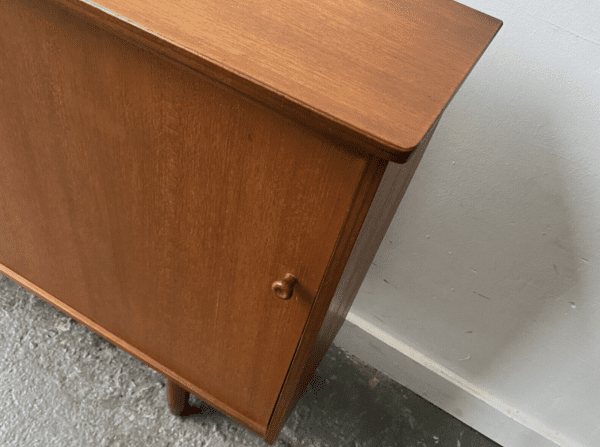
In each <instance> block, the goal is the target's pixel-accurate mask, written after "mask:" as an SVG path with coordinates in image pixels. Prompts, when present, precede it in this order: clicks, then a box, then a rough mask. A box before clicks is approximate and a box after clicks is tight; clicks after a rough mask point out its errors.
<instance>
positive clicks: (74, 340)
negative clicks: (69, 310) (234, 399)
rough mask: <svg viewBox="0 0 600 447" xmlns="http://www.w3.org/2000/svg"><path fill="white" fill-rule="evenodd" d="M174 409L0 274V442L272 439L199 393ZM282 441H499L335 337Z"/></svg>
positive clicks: (377, 445)
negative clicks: (181, 411)
mask: <svg viewBox="0 0 600 447" xmlns="http://www.w3.org/2000/svg"><path fill="white" fill-rule="evenodd" d="M190 403H191V405H192V406H194V407H195V408H196V409H197V411H198V414H195V415H192V416H187V417H183V418H182V417H175V416H172V415H171V414H170V413H169V410H168V408H167V402H166V391H165V379H164V377H163V376H162V375H160V374H159V373H157V372H156V371H154V370H152V369H151V368H149V367H147V366H146V365H145V364H143V363H141V362H140V361H138V360H137V359H135V358H133V357H131V356H129V355H128V354H126V353H125V352H123V351H121V350H120V349H118V348H116V347H114V346H113V345H111V344H110V343H108V342H106V341H105V340H104V339H102V338H101V337H99V336H98V335H96V334H95V333H93V332H91V331H90V330H88V329H86V328H85V327H83V326H81V325H79V324H78V323H76V322H75V321H74V320H72V319H71V318H69V317H67V316H66V315H64V314H62V313H61V312H59V311H57V310H56V309H55V308H53V307H52V306H50V305H49V304H46V303H45V302H43V301H42V300H40V299H38V298H36V297H35V296H33V295H32V294H30V293H29V292H27V291H26V290H24V289H22V288H21V287H19V286H17V285H16V284H14V283H12V282H11V281H9V280H8V279H6V278H4V277H3V276H1V275H0V446H1V447H24V446H27V447H29V446H31V447H34V446H40V447H51V446H60V447H62V446H69V447H70V446H86V447H88V446H89V447H96V446H107V447H108V446H110V447H118V446H120V447H134V446H140V447H141V446H143V447H152V446H161V447H166V446H170V447H175V446H190V447H200V446H211V447H221V446H223V447H232V446H266V445H267V444H266V443H265V442H263V441H262V439H261V438H259V437H257V436H256V435H254V434H253V433H252V432H250V431H248V430H246V429H245V428H243V427H242V426H240V425H238V424H237V423H235V422H233V421H232V420H230V419H229V418H227V417H226V416H224V415H223V414H221V413H220V412H218V411H216V410H214V409H213V408H211V407H210V406H208V405H207V404H205V403H203V402H202V401H201V400H200V399H198V398H197V397H195V396H192V397H191V399H190ZM275 445H276V446H279V447H309V446H315V447H338V446H349V447H394V446H402V447H426V446H427V447H430V446H431V447H435V446H440V447H493V446H497V444H495V443H493V442H492V441H490V440H489V439H487V438H485V437H484V436H482V435H481V434H479V433H477V432H475V431H474V430H472V429H471V428H469V427H468V426H466V425H464V424H462V423H461V422H459V421H458V420H456V419H455V418H453V417H452V416H449V415H448V414H446V413H444V412H443V411H441V410H440V409H439V408H437V407H435V406H434V405H432V404H430V403H428V402H427V401H425V400H424V399H421V398H420V397H419V396H417V395H415V394H414V393H412V392H410V391H409V390H408V389H406V388H404V387H402V386H401V385H399V384H397V383H396V382H394V381H392V380H390V379H389V378H387V377H386V376H384V375H383V374H381V373H379V372H377V371H376V370H375V369H373V368H371V367H369V366H367V365H365V364H363V363H361V362H360V361H358V360H357V359H356V358H353V357H352V356H349V355H347V354H346V353H345V352H344V351H342V350H341V349H339V348H338V347H336V346H332V347H331V349H330V350H329V352H328V353H327V354H326V356H325V358H324V360H323V362H321V365H320V366H319V368H318V369H317V372H316V374H315V376H314V377H313V380H312V381H311V384H310V385H309V386H308V388H307V390H306V393H305V394H304V396H303V398H302V399H301V401H300V402H299V404H298V406H297V407H296V409H295V411H294V413H293V414H292V416H291V417H290V419H289V420H288V422H287V424H286V425H285V427H284V429H283V431H282V432H281V434H280V436H279V439H278V440H277V442H276V443H275Z"/></svg>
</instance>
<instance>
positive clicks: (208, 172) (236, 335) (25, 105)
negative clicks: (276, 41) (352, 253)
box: [0, 1, 367, 427]
mask: <svg viewBox="0 0 600 447" xmlns="http://www.w3.org/2000/svg"><path fill="white" fill-rule="evenodd" d="M0 44H1V45H0V188H1V190H2V194H0V263H2V264H4V265H5V266H7V267H8V268H10V269H12V270H13V271H15V272H16V273H18V274H19V275H21V276H22V277H24V278H26V279H27V280H29V281H31V282H32V283H34V284H35V285H36V286H38V287H40V288H41V289H43V290H44V291H46V292H47V293H49V294H51V295H53V296H55V297H56V298H58V299H59V300H61V301H62V302H64V303H65V304H67V305H69V306H71V307H72V308H74V309H75V310H77V311H78V312H80V313H82V314H83V315H85V316H87V317H88V318H90V319H91V320H93V321H94V322H95V323H97V324H99V325H100V326H102V327H103V328H105V329H106V330H107V331H109V332H111V333H112V334H114V335H115V336H117V337H118V338H120V339H121V340H123V341H125V342H126V343H129V344H131V345H132V346H134V347H135V348H137V349H139V350H140V351H141V352H143V353H145V354H146V355H148V356H149V357H150V358H152V359H154V360H155V361H157V362H158V363H160V364H161V365H164V366H165V367H166V368H168V369H170V370H171V371H174V372H175V373H177V374H179V375H180V376H182V377H183V378H185V379H186V380H189V381H190V382H191V383H193V384H194V385H196V386H198V387H200V388H202V389H203V390H205V391H206V393H207V394H208V395H210V396H212V398H213V399H214V403H222V404H225V405H227V406H229V407H231V408H233V409H235V410H236V411H238V412H239V413H241V414H243V415H245V416H246V417H248V418H249V419H251V420H253V421H254V422H255V423H256V424H257V425H258V426H260V427H266V425H267V423H268V421H269V417H270V416H271V412H272V410H273V407H274V405H275V402H276V399H277V397H278V395H279V391H280V389H281V386H282V383H283V380H284V378H285V374H286V372H287V368H288V367H289V364H290V362H291V359H292V356H293V354H294V351H295V348H296V346H297V344H298V340H299V337H300V334H301V333H302V330H303V327H304V325H305V323H306V319H307V316H308V313H309V311H310V308H311V304H312V300H313V299H314V297H315V295H316V293H317V289H318V288H319V284H320V282H321V279H322V277H323V274H324V272H325V268H326V266H327V263H328V261H329V258H330V256H331V253H332V252H333V249H334V246H335V243H336V238H337V235H338V234H339V233H340V230H341V227H342V225H343V223H344V221H345V218H346V215H347V213H348V210H349V209H350V206H351V204H352V199H353V197H354V195H355V193H356V191H357V188H358V185H359V183H360V180H361V177H362V175H363V173H364V171H365V168H366V165H367V161H366V159H365V158H363V157H361V156H359V155H355V154H353V153H352V152H349V151H346V150H344V149H342V148H340V147H338V146H337V145H336V144H335V143H333V142H331V141H329V140H327V139H325V138H323V137H321V136H319V135H318V134H317V133H315V132H313V131H311V130H310V129H308V128H307V127H304V126H302V125H300V124H297V123H294V122H292V121H289V120H286V119H284V118H282V116H281V115H279V114H278V113H276V112H274V111H272V110H270V109H268V108H266V107H264V106H261V105H259V104H257V103H254V102H252V101H250V100H248V99H245V98H244V97H242V96H241V95H240V94H239V92H237V91H235V90H233V89H231V88H229V87H225V86H223V85H220V84H217V83H215V82H213V81H210V80H209V79H208V78H206V77H203V76H201V75H199V74H197V73H194V72H192V71H191V70H189V69H187V68H185V67H182V66H180V65H178V64H176V63H173V62H171V61H168V60H166V59H163V58H161V57H159V56H157V55H155V54H154V53H151V52H149V51H145V50H142V49H140V48H138V47H137V46H135V45H133V44H131V43H129V42H126V41H124V40H121V39H120V38H117V37H115V36H113V35H112V34H110V33H109V32H106V31H104V30H102V29H100V28H97V27H95V26H93V25H91V24H90V23H89V22H87V21H85V20H83V19H81V18H79V17H76V16H71V15H69V14H67V13H66V12H64V11H63V10H62V9H60V8H58V7H55V6H51V5H50V4H47V3H46V2H36V1H27V2H11V1H9V2H3V3H2V5H1V6H0ZM288 272H290V273H293V274H294V275H296V277H297V278H298V280H299V282H298V284H297V287H296V288H295V294H294V297H293V298H292V299H291V300H289V301H281V300H279V299H277V298H275V296H274V295H273V294H272V292H271V290H270V286H271V283H272V282H273V281H275V280H278V279H281V278H283V276H284V275H285V273H288Z"/></svg>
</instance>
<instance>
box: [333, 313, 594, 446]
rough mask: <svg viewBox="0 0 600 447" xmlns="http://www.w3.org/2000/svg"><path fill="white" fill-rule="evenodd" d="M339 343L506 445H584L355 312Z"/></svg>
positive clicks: (339, 334) (347, 323)
mask: <svg viewBox="0 0 600 447" xmlns="http://www.w3.org/2000/svg"><path fill="white" fill-rule="evenodd" d="M334 344H335V345H337V346H339V347H340V348H342V349H344V350H345V351H347V352H348V353H350V354H352V355H354V356H356V357H357V358H359V359H360V360H362V361H364V362H366V363H368V364H370V365H371V366H373V367H375V368H376V369H377V370H379V371H381V372H383V373H385V374H387V375H388V376H390V377H391V378H392V379H393V380H395V381H396V382H398V383H400V384H401V385H403V386H405V387H407V388H408V389H410V390H411V391H413V392H415V393H416V394H418V395H419V396H421V397H423V398H425V399H427V400H428V401H429V402H431V403H433V404H434V405H436V406H437V407H439V408H441V409H442V410H444V411H445V412H446V413H449V414H451V415H452V416H454V417H456V418H457V419H458V420H460V421H461V422H463V423H465V424H467V425H469V426H470V427H472V428H474V429H475V430H477V431H478V432H480V433H482V434H483V435H485V436H487V437H488V438H490V439H492V440H493V441H494V442H497V443H498V444H500V445H502V446H504V447H556V446H561V447H583V446H581V445H580V444H578V443H575V442H573V441H572V440H570V439H567V438H566V437H564V436H563V435H561V434H560V433H557V432H555V431H553V430H552V429H551V428H550V427H547V426H546V425H544V424H543V423H542V422H540V421H538V420H535V419H533V418H531V417H529V416H528V415H526V414H523V413H522V412H520V411H519V410H518V409H516V408H511V407H509V406H507V405H506V404H504V403H503V402H501V401H500V400H499V399H498V398H497V397H495V396H493V395H492V394H490V393H489V392H487V391H486V390H484V389H481V388H479V387H477V386H475V385H473V384H471V383H469V382H467V381H465V380H464V379H462V378H461V377H459V376H458V375H457V374H455V373H453V372H452V371H450V370H448V369H447V368H445V367H444V366H442V365H440V364H438V363H436V362H434V361H433V360H431V359H429V358H427V357H426V356H424V355H422V354H421V353H420V352H418V351H416V350H415V349H413V348H411V347H409V346H407V345H406V344H405V343H403V342H401V341H400V340H397V339H395V338H393V337H390V336H389V334H386V333H383V332H382V331H381V330H380V329H379V328H377V327H376V326H375V325H373V324H371V323H370V322H368V321H366V320H364V319H363V318H361V317H360V316H357V315H355V314H353V313H352V310H350V312H349V314H348V316H347V317H346V322H345V323H344V325H343V326H342V328H341V329H340V331H339V333H338V335H337V337H336V339H335V340H334Z"/></svg>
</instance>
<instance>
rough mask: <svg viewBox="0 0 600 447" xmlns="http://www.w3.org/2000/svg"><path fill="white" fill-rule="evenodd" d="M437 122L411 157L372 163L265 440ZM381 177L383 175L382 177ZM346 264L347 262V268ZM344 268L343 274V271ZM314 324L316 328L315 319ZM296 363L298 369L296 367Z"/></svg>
mask: <svg viewBox="0 0 600 447" xmlns="http://www.w3.org/2000/svg"><path fill="white" fill-rule="evenodd" d="M438 122H439V119H438V120H437V121H436V123H435V124H434V126H433V128H432V129H431V130H430V132H429V133H428V134H427V136H426V138H425V139H424V140H423V143H422V144H421V145H420V147H419V148H418V149H417V150H416V151H415V152H413V155H412V157H411V158H410V159H409V161H408V162H406V163H404V164H396V163H388V164H387V167H385V172H384V173H383V175H382V176H381V177H379V176H380V175H381V173H380V172H379V169H381V167H378V168H375V167H373V170H372V171H370V172H371V175H369V174H368V173H367V175H365V177H364V180H363V182H364V185H363V190H362V191H361V193H360V194H359V196H362V201H361V200H358V201H357V202H356V203H355V207H356V210H353V212H352V213H350V214H349V216H348V217H349V219H352V218H354V219H355V220H354V221H353V222H350V221H349V222H347V225H348V227H349V228H351V229H352V230H350V231H345V232H344V233H343V234H342V238H343V237H346V238H347V239H346V240H347V241H348V242H346V244H348V245H349V246H350V247H353V248H351V250H352V251H351V253H349V252H348V251H347V250H346V252H344V251H343V250H342V248H343V247H344V240H343V239H342V238H340V241H338V246H337V247H336V251H335V254H334V257H332V259H331V261H330V263H331V265H330V268H329V269H328V272H327V273H328V274H331V275H332V277H333V278H335V279H334V281H337V282H336V284H337V288H335V289H333V287H332V284H331V283H329V282H328V281H327V279H329V276H328V277H327V279H326V281H325V282H324V283H323V284H322V285H321V288H320V289H319V293H318V295H317V300H316V302H315V306H314V309H313V313H311V316H310V318H311V319H310V320H309V323H308V324H310V323H311V322H312V319H313V318H314V319H315V320H317V321H322V323H321V328H320V330H318V334H317V333H316V332H315V334H316V335H314V334H313V335H312V336H311V334H310V333H309V332H308V330H305V332H304V334H303V338H302V341H301V344H300V346H299V347H298V350H297V351H296V357H295V358H294V362H297V361H298V362H299V361H300V359H302V361H303V362H304V365H298V366H296V364H295V363H294V364H293V365H292V367H291V368H290V372H289V373H288V377H287V378H286V383H285V385H284V388H283V390H282V393H281V396H280V399H279V401H278V402H277V407H276V409H275V412H274V413H273V418H272V419H271V421H270V424H269V427H268V429H267V437H266V440H267V441H269V442H274V441H275V439H276V436H277V434H278V433H279V431H280V430H281V428H283V424H284V423H285V421H286V420H287V418H288V417H289V415H290V414H291V412H292V411H293V410H294V408H295V406H296V404H297V402H298V400H299V399H300V397H301V396H302V394H303V393H304V390H305V389H306V386H307V385H308V382H309V381H310V379H311V378H312V376H313V374H314V372H315V370H316V368H317V366H318V365H319V363H320V362H321V360H322V359H323V356H324V355H325V353H326V352H327V350H328V349H329V347H330V346H331V343H332V342H333V340H334V338H335V336H336V334H337V333H338V331H339V329H340V328H341V326H342V324H343V323H344V320H345V318H346V315H347V314H348V310H349V309H350V306H351V305H352V302H353V301H354V298H355V297H356V294H357V293H358V289H359V288H360V286H361V284H362V281H363V279H364V277H365V275H366V274H367V271H368V270H369V267H370V265H371V262H372V261H373V258H374V257H375V254H376V253H377V250H378V248H379V245H380V244H381V241H382V240H383V238H384V236H385V233H386V231H387V229H388V226H389V224H390V223H391V221H392V219H393V218H394V214H395V213H396V210H397V209H398V206H399V204H400V201H401V200H402V197H403V196H404V193H405V192H406V189H407V188H408V185H409V183H410V181H411V179H412V177H413V175H414V173H415V170H416V169H417V166H418V165H419V162H420V161H421V158H422V157H423V153H424V151H425V149H426V147H427V145H428V144H429V140H430V139H431V136H432V135H433V132H434V131H435V129H436V127H437V123H438ZM378 177H379V178H381V180H380V181H379V180H378ZM377 184H379V186H378V187H377V191H376V193H375V192H374V190H373V189H372V187H373V185H377ZM368 186H370V187H371V189H369V187H368ZM369 204H370V207H369ZM365 207H367V209H368V212H365ZM336 256H337V257H339V258H341V259H342V260H340V261H338V262H339V264H337V269H338V270H337V271H336V269H335V268H334V266H335V265H336V262H335V261H336ZM344 256H345V258H344ZM344 265H345V267H343V266H344ZM342 269H343V273H341V270H342ZM328 296H332V298H331V302H330V304H329V307H328V308H326V307H325V304H322V305H321V306H320V305H319V304H320V302H319V301H318V300H321V299H322V300H323V302H324V303H325V302H327V301H328V300H327V297H328ZM315 326H316V327H317V328H318V326H317V325H316V323H315ZM295 366H296V367H297V368H298V370H294V367H295ZM301 366H304V369H303V370H302V371H300V367H301ZM294 374H295V375H294Z"/></svg>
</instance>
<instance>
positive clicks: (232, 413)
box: [0, 263, 266, 437]
mask: <svg viewBox="0 0 600 447" xmlns="http://www.w3.org/2000/svg"><path fill="white" fill-rule="evenodd" d="M0 273H1V274H2V275H4V276H6V277H7V278H9V279H11V280H12V281H14V282H15V283H17V284H19V285H20V286H21V287H23V288H25V289H26V290H28V291H30V292H31V293H33V294H34V295H36V296H37V297H39V298H41V299H42V300H44V301H46V302H47V303H48V304H51V305H52V306H54V307H56V308H57V309H58V310H60V311H61V312H63V313H65V314H66V315H68V316H70V317H71V318H73V319H74V320H75V321H77V322H78V323H80V324H83V325H84V326H86V327H87V328H89V329H91V330H92V331H94V332H96V333H97V334H98V335H100V336H101V337H103V338H105V339H106V340H107V341H109V342H110V343H112V344H113V345H115V346H118V347H119V348H121V349H122V350H123V351H125V352H127V353H129V354H131V355H132V356H134V357H135V358H137V359H139V360H140V361H142V362H144V363H146V364H147V365H148V366H150V367H152V368H154V369H155V370H156V371H158V372H159V373H161V374H162V375H164V376H165V377H167V379H168V380H171V381H172V382H174V383H176V384H178V385H179V386H180V387H184V388H185V389H187V390H190V391H192V392H193V393H194V394H195V395H196V396H198V397H200V398H201V399H203V400H205V401H206V402H210V403H211V405H213V406H214V407H215V408H217V409H219V410H220V411H222V412H223V413H225V414H227V416H228V417H230V418H232V419H233V420H235V421H237V422H238V423H240V424H241V425H244V426H245V427H248V428H249V429H250V430H252V431H254V432H255V433H256V434H258V435H260V436H263V437H264V436H265V434H266V427H264V426H261V425H258V424H256V422H255V421H254V420H252V419H250V418H248V417H247V416H245V415H244V414H242V413H239V412H238V411H237V410H236V409H235V408H232V407H229V406H228V405H227V404H226V403H224V402H220V401H218V400H217V399H216V398H215V397H214V396H211V395H209V394H208V393H207V392H206V391H205V390H204V389H202V388H199V387H198V386H196V385H194V384H193V383H191V382H189V381H188V380H186V379H185V378H183V377H182V376H180V375H179V374H177V373H175V372H174V371H172V370H170V369H168V368H165V367H164V366H163V365H162V364H160V363H158V362H157V361H156V360H154V359H153V358H151V357H149V356H147V355H146V354H144V353H143V352H142V351H140V350H139V349H137V348H136V347H134V346H132V345H130V344H129V343H127V342H126V341H124V340H123V339H121V338H119V337H117V336H115V334H113V333H111V332H108V331H107V330H106V329H104V328H103V327H102V326H100V325H99V324H97V323H95V322H94V321H93V320H91V319H90V318H88V317H86V316H85V315H83V314H82V313H80V312H77V311H76V310H75V309H73V308H72V307H70V306H67V305H66V304H65V303H63V302H62V301H61V300H59V299H58V298H56V297H54V296H52V295H50V294H49V293H48V292H46V291H45V290H43V289H40V288H39V287H38V286H36V285H35V284H33V283H32V282H31V281H29V280H27V279H25V278H23V277H22V276H21V275H19V274H18V273H16V272H15V271H13V270H11V269H9V268H8V267H6V266H5V265H3V264H1V263H0Z"/></svg>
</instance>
